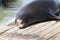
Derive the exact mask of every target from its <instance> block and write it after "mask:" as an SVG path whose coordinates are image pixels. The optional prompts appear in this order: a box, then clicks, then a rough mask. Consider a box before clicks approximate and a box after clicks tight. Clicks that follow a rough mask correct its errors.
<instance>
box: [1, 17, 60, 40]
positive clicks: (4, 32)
mask: <svg viewBox="0 0 60 40" xmlns="http://www.w3.org/2000/svg"><path fill="white" fill-rule="evenodd" d="M14 20H15V18H14V19H12V20H10V21H8V22H7V23H5V24H4V25H1V26H0V27H1V28H0V39H1V40H60V21H58V22H56V21H54V20H53V21H47V22H42V23H38V24H35V25H32V26H29V27H27V28H24V29H19V28H18V27H17V26H16V25H15V23H14Z"/></svg>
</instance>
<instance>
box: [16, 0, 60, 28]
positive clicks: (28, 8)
mask: <svg viewBox="0 0 60 40" xmlns="http://www.w3.org/2000/svg"><path fill="white" fill-rule="evenodd" d="M58 5H59V3H58V2H57V1H55V0H34V1H32V2H30V3H28V4H27V5H25V6H24V7H22V8H21V9H20V11H19V12H18V14H17V16H16V20H15V23H18V22H17V20H18V19H20V20H22V22H21V23H20V24H24V25H23V27H26V26H27V25H30V24H31V23H34V22H38V21H44V20H46V19H48V18H51V19H60V16H57V15H55V14H56V11H57V10H58V9H59V8H58ZM23 27H22V28H23Z"/></svg>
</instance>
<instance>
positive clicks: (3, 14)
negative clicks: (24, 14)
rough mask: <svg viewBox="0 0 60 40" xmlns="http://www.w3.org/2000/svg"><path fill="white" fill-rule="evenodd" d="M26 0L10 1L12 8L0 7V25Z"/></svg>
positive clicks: (14, 14)
mask: <svg viewBox="0 0 60 40" xmlns="http://www.w3.org/2000/svg"><path fill="white" fill-rule="evenodd" d="M27 1H28V0H17V2H14V3H11V4H12V5H10V6H12V7H13V8H8V9H4V8H2V7H0V25H1V24H4V23H6V22H7V21H8V20H10V19H12V18H14V17H15V16H16V14H17V12H18V10H19V8H20V6H21V4H23V3H26V2H27Z"/></svg>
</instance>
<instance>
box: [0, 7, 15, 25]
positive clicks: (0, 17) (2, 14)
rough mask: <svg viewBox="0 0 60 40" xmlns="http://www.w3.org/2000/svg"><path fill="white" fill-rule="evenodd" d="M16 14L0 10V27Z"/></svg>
mask: <svg viewBox="0 0 60 40" xmlns="http://www.w3.org/2000/svg"><path fill="white" fill-rule="evenodd" d="M15 15H16V13H14V12H13V11H12V10H8V9H7V10H6V9H2V8H0V25H1V24H2V23H5V22H7V21H8V20H10V19H12V18H13V17H15Z"/></svg>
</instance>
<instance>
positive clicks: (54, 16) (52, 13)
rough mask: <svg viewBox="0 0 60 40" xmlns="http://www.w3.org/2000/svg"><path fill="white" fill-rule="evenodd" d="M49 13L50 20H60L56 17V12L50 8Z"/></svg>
mask: <svg viewBox="0 0 60 40" xmlns="http://www.w3.org/2000/svg"><path fill="white" fill-rule="evenodd" d="M48 12H49V14H48V16H49V17H50V18H52V19H60V16H57V15H55V14H54V12H53V11H52V10H51V9H50V8H49V11H48Z"/></svg>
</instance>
